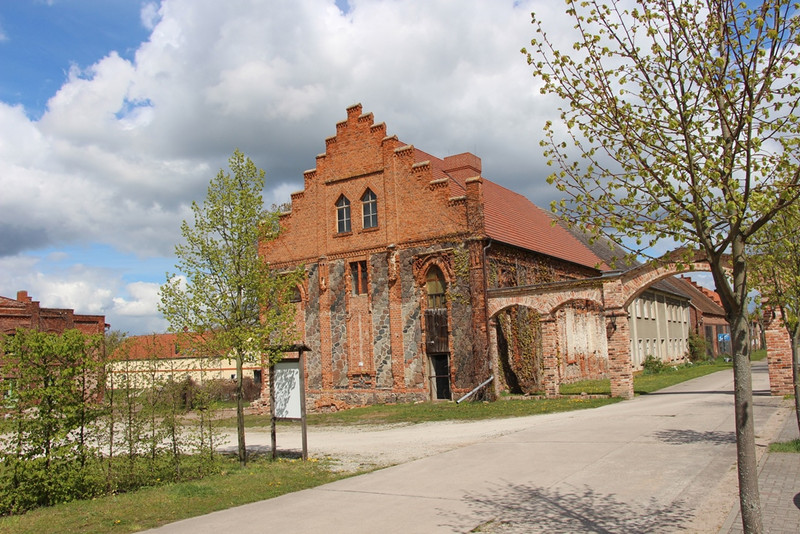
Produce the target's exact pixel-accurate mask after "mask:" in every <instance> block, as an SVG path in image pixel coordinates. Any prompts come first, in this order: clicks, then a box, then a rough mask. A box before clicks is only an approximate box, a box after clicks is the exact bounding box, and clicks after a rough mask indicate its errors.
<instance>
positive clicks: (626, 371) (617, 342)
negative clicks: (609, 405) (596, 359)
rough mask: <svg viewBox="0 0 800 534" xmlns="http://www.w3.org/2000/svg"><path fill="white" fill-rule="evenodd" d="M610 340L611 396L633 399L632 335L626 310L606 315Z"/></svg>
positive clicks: (614, 311)
mask: <svg viewBox="0 0 800 534" xmlns="http://www.w3.org/2000/svg"><path fill="white" fill-rule="evenodd" d="M606 321H607V325H608V326H607V328H608V332H609V333H610V336H609V338H608V374H609V377H610V378H611V396H612V397H622V398H623V399H632V398H633V367H632V366H631V335H630V326H629V325H628V313H627V312H626V311H625V310H624V309H621V308H619V309H616V310H610V311H609V312H607V315H606Z"/></svg>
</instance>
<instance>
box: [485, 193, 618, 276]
mask: <svg viewBox="0 0 800 534" xmlns="http://www.w3.org/2000/svg"><path fill="white" fill-rule="evenodd" d="M483 198H484V208H483V209H484V219H485V224H486V234H487V235H488V236H489V237H491V238H492V239H494V240H496V241H500V242H503V243H507V244H509V245H514V246H517V247H521V248H524V249H528V250H533V251H536V252H539V253H541V254H546V255H548V256H554V257H556V258H560V259H562V260H566V261H569V262H572V263H577V264H579V265H584V266H586V267H592V268H594V269H599V270H608V269H609V267H608V266H607V265H606V264H605V262H604V261H603V260H602V259H600V258H599V257H598V256H597V255H595V253H594V252H592V251H591V250H590V249H589V248H588V247H586V246H585V245H584V244H583V243H581V242H580V241H578V239H576V238H575V236H573V235H572V234H571V233H570V232H568V231H567V230H565V229H564V228H563V227H562V226H560V225H558V224H553V222H554V219H553V217H552V216H551V215H550V214H549V213H547V212H546V211H544V210H543V209H542V208H540V207H538V206H536V205H535V204H534V203H533V202H531V201H530V200H528V199H527V198H525V197H524V196H522V195H520V194H519V193H515V192H513V191H511V190H509V189H506V188H505V187H502V186H500V185H497V184H496V183H494V182H491V181H489V180H486V179H484V181H483Z"/></svg>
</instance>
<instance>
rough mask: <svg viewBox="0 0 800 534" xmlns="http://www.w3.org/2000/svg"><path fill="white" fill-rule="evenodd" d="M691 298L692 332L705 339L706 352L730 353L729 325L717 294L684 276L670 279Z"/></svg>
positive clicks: (714, 355) (714, 356)
mask: <svg viewBox="0 0 800 534" xmlns="http://www.w3.org/2000/svg"><path fill="white" fill-rule="evenodd" d="M672 283H673V284H676V285H678V286H679V287H680V288H681V289H682V290H683V291H685V292H686V294H688V295H689V297H690V299H691V303H692V306H691V308H690V311H689V317H690V320H689V322H690V325H691V329H692V332H694V333H695V334H697V335H698V336H700V337H702V338H703V339H705V341H706V354H707V355H708V356H709V357H713V358H716V357H717V356H719V355H721V354H728V355H730V354H731V327H730V324H728V319H727V314H726V313H725V309H724V308H723V307H722V301H721V299H720V298H719V295H718V294H717V293H716V292H715V291H712V290H710V289H708V288H706V287H703V286H701V285H699V284H697V283H696V282H694V281H693V280H692V279H691V278H689V277H686V276H680V277H676V278H675V279H673V280H672Z"/></svg>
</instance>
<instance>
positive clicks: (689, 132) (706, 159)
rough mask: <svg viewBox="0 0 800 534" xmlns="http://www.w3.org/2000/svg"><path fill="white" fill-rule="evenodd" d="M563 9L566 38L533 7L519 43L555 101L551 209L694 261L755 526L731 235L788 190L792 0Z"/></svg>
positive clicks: (670, 1)
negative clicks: (720, 354)
mask: <svg viewBox="0 0 800 534" xmlns="http://www.w3.org/2000/svg"><path fill="white" fill-rule="evenodd" d="M756 4H757V5H756ZM567 15H568V17H569V19H570V20H571V21H572V23H573V24H574V28H575V31H576V32H577V38H576V39H575V42H574V45H572V50H568V51H562V50H559V49H558V46H557V45H556V44H555V43H554V40H553V39H552V38H551V37H549V36H548V35H547V34H546V33H545V31H544V28H545V27H546V25H552V24H553V22H554V21H553V20H552V19H548V20H541V19H539V18H537V16H536V14H533V24H534V27H535V31H536V34H537V35H536V37H535V38H534V39H533V40H532V41H531V48H530V49H529V50H528V49H523V50H522V51H523V53H524V54H526V55H527V59H528V63H529V65H531V67H532V69H533V74H534V76H535V77H536V78H537V79H538V80H539V81H540V83H541V86H540V89H541V92H542V93H544V94H551V95H555V96H556V97H560V98H561V99H562V100H563V101H565V102H566V103H567V106H565V107H564V108H561V110H560V111H561V120H560V121H559V123H558V124H557V125H556V124H554V123H552V122H548V123H547V124H546V126H545V140H544V141H542V146H543V147H544V148H545V155H546V157H547V158H548V160H549V163H550V164H552V165H555V166H556V167H557V168H558V169H559V170H558V171H557V172H556V173H555V174H553V175H552V176H550V177H549V181H550V182H551V183H554V184H555V185H556V187H557V188H558V189H559V190H560V191H562V192H563V193H564V194H565V196H566V198H565V199H564V200H562V201H561V202H560V203H557V204H554V206H553V209H554V211H557V212H559V214H560V215H561V216H562V217H564V218H565V219H568V220H571V221H572V222H574V223H575V224H578V225H582V226H583V227H585V228H592V229H594V231H596V232H597V233H600V234H604V235H607V236H609V237H611V238H612V239H614V240H615V241H617V242H622V243H623V244H628V246H629V250H631V252H633V253H641V252H642V251H643V250H644V249H647V248H649V247H652V246H653V245H655V244H656V243H657V242H658V241H659V240H662V239H672V240H673V241H674V242H676V243H680V244H687V245H689V247H693V248H694V252H699V253H701V254H703V255H704V256H705V258H706V259H707V260H708V261H709V263H710V266H711V272H712V275H713V278H714V282H715V284H716V289H717V292H718V293H719V294H720V297H721V299H722V303H723V306H724V308H725V311H726V312H727V316H728V320H729V322H730V323H731V330H732V349H733V358H734V389H735V391H734V393H735V416H736V445H737V460H738V474H739V496H740V505H741V510H742V522H743V525H744V529H745V531H746V532H761V531H762V526H761V510H760V500H759V494H758V478H757V471H756V461H755V442H754V434H753V418H752V402H751V400H752V384H751V374H750V362H749V344H748V325H747V313H746V312H747V310H746V300H747V271H748V261H747V255H746V250H745V249H746V245H747V243H748V242H749V241H750V240H751V239H752V237H753V236H754V235H755V234H756V233H757V232H758V231H759V230H760V229H761V227H763V226H764V225H765V224H766V223H767V222H768V221H769V220H770V219H772V218H773V217H774V216H775V215H776V214H777V213H779V212H780V211H781V210H782V209H784V208H785V207H786V206H789V205H791V204H792V203H793V202H794V201H795V200H796V198H797V197H798V195H799V194H800V188H799V187H798V181H799V179H798V176H800V166H798V161H797V157H798V155H800V152H798V150H797V144H798V137H797V133H798V131H800V119H798V117H797V116H796V115H795V112H796V108H797V104H798V87H797V85H796V83H795V72H796V70H797V66H798V63H800V61H798V49H797V46H796V45H797V44H798V39H799V38H800V34H799V33H798V20H797V17H796V16H795V15H796V6H795V4H794V2H792V1H791V0H764V1H763V2H760V3H758V2H747V3H744V2H737V1H734V0H704V1H699V2H698V1H696V0H637V1H636V2H635V3H633V2H622V1H619V0H608V1H605V2H601V1H599V0H583V1H576V0H567ZM570 54H572V55H570ZM562 135H565V136H566V140H564V139H561V136H562Z"/></svg>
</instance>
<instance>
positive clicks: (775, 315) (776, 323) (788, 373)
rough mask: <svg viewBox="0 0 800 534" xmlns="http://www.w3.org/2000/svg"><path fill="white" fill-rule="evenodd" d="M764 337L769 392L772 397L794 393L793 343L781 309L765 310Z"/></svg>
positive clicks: (767, 308)
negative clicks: (765, 340)
mask: <svg viewBox="0 0 800 534" xmlns="http://www.w3.org/2000/svg"><path fill="white" fill-rule="evenodd" d="M764 337H766V339H767V367H768V369H769V391H770V393H771V394H772V395H781V396H782V395H791V394H792V393H794V383H793V381H792V342H791V339H790V338H789V332H788V331H787V330H786V327H785V326H784V325H783V320H782V315H781V310H780V308H771V307H765V308H764Z"/></svg>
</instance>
